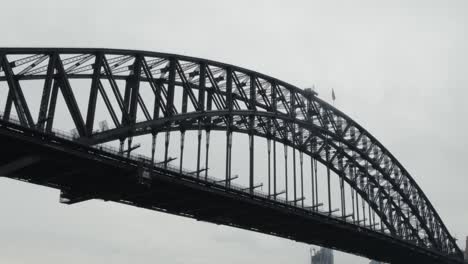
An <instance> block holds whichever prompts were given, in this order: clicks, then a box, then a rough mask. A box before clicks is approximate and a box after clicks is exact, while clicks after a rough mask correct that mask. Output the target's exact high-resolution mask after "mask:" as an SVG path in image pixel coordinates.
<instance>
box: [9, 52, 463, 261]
mask: <svg viewBox="0 0 468 264" xmlns="http://www.w3.org/2000/svg"><path fill="white" fill-rule="evenodd" d="M0 67H1V71H0V82H4V83H6V84H7V86H8V88H9V94H8V98H7V99H6V103H5V111H4V113H5V114H4V118H5V119H8V117H9V113H10V112H11V110H12V108H13V107H14V109H15V110H16V113H17V115H18V117H19V119H20V121H21V123H22V124H24V125H25V126H28V127H34V128H38V129H41V130H44V131H51V130H52V128H53V122H54V111H55V102H54V99H53V98H54V97H55V98H56V97H57V93H58V91H59V90H60V91H61V92H62V93H63V95H64V96H65V97H66V99H65V101H66V105H67V108H68V110H69V112H70V114H71V116H72V119H73V123H74V125H75V129H76V131H77V133H78V134H79V136H80V140H81V141H82V142H85V143H87V144H91V145H92V144H100V143H105V142H109V141H112V140H121V141H122V142H123V141H124V140H127V141H129V142H130V145H131V138H133V137H135V136H138V135H145V134H156V133H161V132H167V131H188V130H205V131H211V130H218V131H226V133H227V137H232V133H244V134H247V135H249V137H252V138H253V137H263V138H266V139H267V140H271V141H274V142H278V143H281V144H284V145H286V146H289V147H292V148H294V149H296V150H297V151H300V152H301V153H304V154H306V155H309V156H310V157H312V158H313V159H316V160H317V161H318V162H320V163H322V164H324V165H325V166H326V167H327V168H329V169H330V170H332V171H334V172H335V173H336V174H337V175H338V176H339V177H340V178H341V179H342V180H343V181H344V182H346V183H347V184H348V185H349V186H350V187H351V188H352V189H353V190H355V191H356V192H357V194H359V195H360V197H361V198H362V199H364V200H365V201H366V202H367V203H368V204H369V205H370V206H371V207H372V209H373V210H374V211H375V212H376V213H377V215H378V216H379V217H380V220H381V221H382V222H383V224H384V225H385V228H386V229H388V230H389V235H391V236H394V237H397V238H399V239H402V240H404V241H411V243H416V244H417V245H418V246H421V247H423V248H427V249H430V250H435V251H438V252H443V253H444V254H447V255H457V256H459V255H461V251H460V249H459V248H458V246H457V245H456V242H455V240H454V239H453V237H452V236H451V235H450V233H449V232H448V230H447V228H446V226H445V225H444V223H443V222H442V220H441V218H440V216H439V215H438V213H437V212H436V210H435V209H434V207H433V206H432V204H431V202H430V201H429V199H428V198H427V197H426V195H425V194H424V192H423V191H422V190H421V188H420V187H419V186H418V185H417V183H416V181H415V180H414V179H413V178H412V177H411V175H410V174H409V173H408V171H407V170H406V169H405V168H404V167H403V166H402V165H401V163H400V162H399V161H398V160H397V159H396V158H395V157H394V156H393V155H392V154H391V153H390V151H388V150H387V149H386V148H385V147H384V146H383V145H382V144H381V143H380V142H379V141H378V140H377V139H375V138H374V137H373V136H372V135H371V134H370V133H369V132H368V131H367V130H365V129H364V128H363V127H361V126H360V125H359V124H357V123H356V122H355V121H354V120H352V119H351V118H350V117H348V116H347V115H346V114H344V113H343V112H341V111H339V110H338V109H336V108H334V107H333V106H331V105H330V104H328V103H327V102H325V101H323V100H322V99H320V98H319V97H318V96H317V94H315V93H314V92H313V91H311V90H301V89H299V88H297V87H295V86H293V85H291V84H289V83H286V82H283V81H281V80H278V79H276V78H273V77H270V76H267V75H264V74H261V73H258V72H255V71H251V70H247V69H244V68H240V67H237V66H234V65H229V64H223V63H219V62H214V61H210V60H204V59H199V58H193V57H187V56H180V55H174V54H164V53H155V52H146V51H127V50H107V49H40V48H38V49H32V48H23V49H21V48H19V49H16V48H15V49H11V48H0ZM71 79H88V80H91V87H90V94H89V97H88V105H87V109H86V118H84V117H83V116H82V115H81V113H82V111H83V109H80V108H79V106H78V104H77V103H76V100H75V99H74V93H76V88H75V87H72V86H71V85H70V82H69V80H71ZM24 80H44V86H43V93H42V100H41V104H40V110H39V115H38V117H37V119H35V118H33V117H32V116H31V111H30V110H29V109H28V103H27V102H26V100H25V98H24V95H23V91H22V89H21V82H22V81H24ZM119 82H120V83H123V82H124V83H125V88H123V87H121V86H122V85H120V86H119ZM106 85H107V87H108V88H110V89H108V90H111V91H112V94H113V97H115V99H114V102H116V103H112V102H111V100H110V99H109V98H110V97H111V96H109V94H107V93H106V89H105V87H106ZM143 86H146V87H147V88H150V90H151V91H152V92H153V94H152V97H151V98H144V97H143V96H142V94H141V88H142V87H143ZM176 90H178V91H180V92H181V96H179V97H177V96H176ZM99 95H100V96H102V97H103V98H104V101H105V102H106V110H107V111H108V112H109V115H110V116H111V119H112V122H113V125H114V127H113V128H112V129H109V130H106V131H96V129H95V115H96V100H97V97H98V96H99ZM106 98H107V99H106ZM55 100H56V99H55ZM149 101H152V102H154V104H153V105H154V107H153V109H151V110H152V111H150V109H149V108H148V106H147V105H148V102H149ZM116 105H117V106H116ZM83 112H84V111H83ZM129 139H130V140H129ZM226 182H227V181H226ZM250 188H253V186H250ZM382 227H383V226H382ZM381 231H382V232H383V229H382V230H381Z"/></svg>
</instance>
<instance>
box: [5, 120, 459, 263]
mask: <svg viewBox="0 0 468 264" xmlns="http://www.w3.org/2000/svg"><path fill="white" fill-rule="evenodd" d="M1 124H2V126H1V127H0V146H2V150H3V151H1V152H0V175H2V176H7V177H10V178H14V179H19V180H23V181H28V182H31V183H36V184H39V185H44V186H49V187H53V188H57V189H60V190H62V196H61V199H62V202H65V203H70V204H71V203H75V202H80V201H85V200H88V199H95V198H97V199H103V200H108V201H115V202H120V203H126V204H130V205H134V206H138V207H144V208H148V209H152V210H157V211H162V212H166V213H171V214H176V215H181V216H186V217H191V218H194V219H197V220H200V221H207V222H212V223H215V224H223V225H229V226H233V227H238V228H242V229H247V230H252V231H257V232H261V233H265V234H270V235H274V236H279V237H285V238H289V239H292V240H296V241H299V242H304V243H308V244H315V245H322V246H326V247H332V248H336V249H338V250H343V251H347V252H350V253H354V254H358V255H363V256H367V257H370V258H374V259H377V260H381V261H387V262H391V263H408V262H413V263H460V262H458V260H455V259H454V260H448V259H447V258H446V256H441V255H439V254H438V253H437V252H435V251H431V250H425V249H421V248H420V247H417V246H416V245H412V244H410V243H407V242H405V241H402V240H400V239H398V238H392V237H389V236H388V235H386V234H383V233H379V232H374V231H372V230H369V229H366V228H362V227H359V226H356V225H353V224H351V223H348V222H346V221H342V220H340V219H336V218H333V217H329V216H326V215H323V214H321V213H317V212H312V211H310V210H305V209H302V208H298V207H295V206H292V205H291V206H289V205H287V204H284V203H281V202H276V201H274V200H271V199H267V198H265V197H262V196H258V195H250V194H248V193H246V192H244V191H241V190H238V189H230V188H229V189H228V188H225V187H223V186H221V185H219V184H215V183H213V182H206V181H204V180H202V179H201V180H200V179H196V178H193V177H188V176H187V175H183V174H182V175H181V174H179V173H178V172H174V171H172V170H164V169H162V168H154V170H153V172H152V175H151V181H150V182H148V183H149V184H145V183H142V181H141V180H142V178H141V177H139V176H138V175H141V173H139V172H141V166H140V165H139V164H138V162H136V161H134V160H130V159H127V158H125V157H122V156H119V155H115V154H113V153H108V152H106V151H104V150H99V149H96V148H93V147H89V146H86V145H83V144H80V143H78V142H73V141H70V140H66V139H63V138H60V137H56V136H52V135H48V134H43V133H40V132H37V131H35V130H31V129H26V128H21V127H20V126H16V125H14V124H9V123H5V122H2V123H1ZM5 150H6V151H5Z"/></svg>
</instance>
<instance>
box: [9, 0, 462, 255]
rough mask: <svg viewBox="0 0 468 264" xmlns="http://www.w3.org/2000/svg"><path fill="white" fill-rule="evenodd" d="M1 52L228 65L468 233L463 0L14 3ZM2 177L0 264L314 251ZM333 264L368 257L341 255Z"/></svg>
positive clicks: (459, 233)
mask: <svg viewBox="0 0 468 264" xmlns="http://www.w3.org/2000/svg"><path fill="white" fill-rule="evenodd" d="M0 7H1V9H2V14H1V20H2V24H3V27H2V30H1V32H2V35H1V38H0V46H3V47H9V46H11V47H19V46H21V47H28V46H33V47H102V48H121V49H141V50H150V51H160V52H170V53H177V54H183V55H190V56H195V57H202V58H208V59H212V60H217V61H222V62H226V63H231V64H235V65H239V66H243V67H245V68H249V69H253V70H256V71H259V72H262V73H265V74H268V75H271V76H274V77H276V78H279V79H282V80H285V81H287V82H289V83H292V84H295V85H297V86H299V87H310V86H311V85H312V84H315V85H316V87H317V91H318V92H319V94H320V97H322V98H324V99H326V100H328V101H330V100H331V98H330V97H331V96H330V90H331V88H334V90H335V93H336V97H337V101H336V103H335V105H336V107H338V108H339V109H341V110H343V111H344V112H345V113H347V114H348V115H349V116H351V117H352V118H354V119H355V120H356V121H357V122H359V123H360V124H361V125H362V126H363V127H365V128H367V129H368V131H370V132H371V133H372V134H373V135H374V136H376V137H377V138H378V139H379V140H380V141H381V142H382V143H383V144H384V145H385V146H386V147H387V148H388V149H389V150H390V151H391V152H392V153H393V154H394V155H395V156H396V157H397V158H398V159H399V160H400V161H401V162H402V164H403V165H404V166H405V167H406V168H407V169H408V170H409V172H410V173H411V174H412V175H413V176H414V178H415V179H416V181H417V182H418V184H419V185H420V186H421V187H422V189H423V190H424V191H425V193H426V195H427V196H428V197H429V199H430V200H431V202H432V203H433V205H434V206H435V208H436V209H437V211H438V212H439V214H440V215H441V217H442V219H443V220H444V222H445V223H446V225H447V226H448V228H449V230H450V232H451V233H452V234H453V235H455V236H456V237H457V238H459V239H460V240H461V241H460V246H461V247H464V246H465V245H464V240H465V239H464V238H463V237H464V236H466V235H468V225H467V223H468V207H467V203H468V196H467V194H466V193H467V191H466V190H467V188H468V178H467V175H466V174H467V169H466V164H468V150H467V146H468V140H467V138H466V129H467V128H468V124H467V117H466V116H467V114H468V104H467V103H466V101H467V98H468V48H467V47H468V28H467V26H468V18H467V17H468V2H467V1H463V0H460V1H455V0H445V1H444V0H439V1H436V0H421V1H419V0H405V1H403V0H402V1H400V0H393V1H375V0H369V1H363V0H355V1H345V0H343V1H311V0H308V1H271V0H270V1H252V0H250V1H247V0H245V1H239V0H237V1H235V2H234V1H136V0H133V1H63V0H57V1H20V0H16V1H7V0H0ZM58 195H59V193H58V191H56V190H52V189H47V188H44V187H38V186H33V185H30V184H25V183H19V182H15V181H12V180H8V179H0V212H1V214H0V215H1V221H0V262H1V263H12V264H17V263H33V262H34V263H52V264H55V263H57V264H58V263H71V264H74V263H80V264H81V263H103V262H107V263H129V262H134V263H154V262H158V263H181V264H182V263H183V264H186V263H194V264H198V263H207V264H214V263H220V262H221V263H226V264H231V263H232V264H234V263H236V264H237V263H246V264H248V263H252V264H257V263H269V264H276V263H277V264H282V263H286V262H287V263H298V264H305V263H308V254H309V253H308V248H309V247H308V246H307V245H304V244H301V243H297V242H293V241H289V240H285V239H280V238H275V237H270V236H267V235H262V234H256V233H253V232H247V231H243V230H237V229H233V228H228V227H223V226H217V225H212V224H206V223H201V222H197V221H195V220H191V219H185V218H181V217H176V216H171V215H166V214H162V213H157V212H153V211H149V210H143V209H139V208H134V207H130V206H124V205H120V204H115V203H105V202H102V201H90V202H85V203H81V204H77V205H73V206H66V205H62V204H59V203H58ZM336 259H337V263H357V264H359V263H367V262H368V260H366V259H363V258H358V257H354V256H350V255H347V254H337V257H336Z"/></svg>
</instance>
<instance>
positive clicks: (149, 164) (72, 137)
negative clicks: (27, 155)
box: [0, 112, 388, 233]
mask: <svg viewBox="0 0 468 264" xmlns="http://www.w3.org/2000/svg"><path fill="white" fill-rule="evenodd" d="M0 120H4V113H3V112H0ZM4 121H7V122H9V123H12V124H15V125H18V126H22V124H21V122H20V121H19V118H18V117H17V116H15V115H12V114H10V115H9V117H8V118H7V119H6V120H4ZM30 129H31V128H30ZM37 131H38V132H41V133H43V134H49V135H53V136H56V137H59V138H61V139H65V140H69V141H75V142H78V139H79V136H78V135H77V134H76V133H73V132H67V131H64V130H60V129H56V128H54V129H52V130H51V131H50V132H48V131H43V130H37ZM88 147H92V148H94V149H97V150H99V151H102V152H105V153H108V154H112V155H117V156H121V157H123V158H126V159H129V160H131V161H134V162H136V163H142V164H143V166H144V167H145V168H152V169H153V170H155V169H156V170H159V171H161V170H169V171H172V172H176V173H180V174H182V175H183V176H184V177H185V178H193V179H194V180H198V181H200V180H201V181H205V182H207V183H209V184H211V185H215V186H218V187H220V188H227V189H231V190H235V191H237V192H243V193H245V195H254V196H256V197H260V198H263V199H267V200H271V201H274V202H276V203H280V204H283V205H285V206H288V207H295V208H298V209H302V210H307V211H309V212H313V213H319V214H322V215H324V216H332V217H333V218H335V219H336V220H339V221H344V222H347V223H350V224H354V225H358V226H360V227H361V228H366V229H368V230H372V231H378V232H380V231H381V230H380V229H378V228H375V227H374V228H372V227H370V226H367V225H362V224H360V223H356V222H354V220H348V218H345V217H342V216H339V215H336V214H329V212H328V211H323V210H320V209H319V208H318V207H303V206H302V204H301V203H300V202H298V203H297V204H295V203H294V201H288V200H286V199H284V198H282V197H279V196H270V195H268V194H267V193H264V192H262V191H259V190H253V192H252V193H250V188H249V187H246V186H244V185H240V184H236V183H232V182H230V183H229V184H228V185H226V183H225V180H224V179H219V178H216V177H213V176H209V175H207V176H203V177H197V176H196V174H194V173H193V172H191V171H189V170H187V169H185V168H180V167H179V166H174V165H171V164H166V165H164V162H165V161H160V160H155V161H154V162H153V161H152V160H151V159H150V158H149V157H147V156H144V155H140V154H131V153H130V154H128V153H122V152H121V151H120V150H119V149H117V148H115V147H112V146H109V145H106V144H99V145H89V146H88ZM166 163H167V162H166ZM384 233H388V232H387V231H386V230H384Z"/></svg>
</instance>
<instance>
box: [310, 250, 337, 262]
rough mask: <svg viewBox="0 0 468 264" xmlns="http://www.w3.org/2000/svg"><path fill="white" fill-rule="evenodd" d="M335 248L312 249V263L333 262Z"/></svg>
mask: <svg viewBox="0 0 468 264" xmlns="http://www.w3.org/2000/svg"><path fill="white" fill-rule="evenodd" d="M333 263H334V261H333V250H331V249H328V248H321V249H320V250H319V251H315V250H314V251H313V252H312V250H311V264H333Z"/></svg>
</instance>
